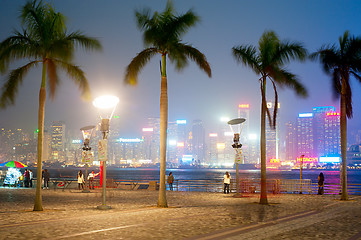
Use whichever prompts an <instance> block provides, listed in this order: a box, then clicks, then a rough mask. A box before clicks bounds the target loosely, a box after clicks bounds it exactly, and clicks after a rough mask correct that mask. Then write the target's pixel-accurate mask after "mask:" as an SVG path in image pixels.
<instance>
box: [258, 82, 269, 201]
mask: <svg viewBox="0 0 361 240" xmlns="http://www.w3.org/2000/svg"><path fill="white" fill-rule="evenodd" d="M261 89H262V105H261V196H260V201H259V203H260V204H264V205H266V204H268V200H267V180H266V108H267V103H266V78H265V77H263V79H262V88H261Z"/></svg>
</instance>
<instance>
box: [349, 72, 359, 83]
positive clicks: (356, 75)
mask: <svg viewBox="0 0 361 240" xmlns="http://www.w3.org/2000/svg"><path fill="white" fill-rule="evenodd" d="M350 73H351V74H352V76H354V77H355V78H356V79H357V80H358V81H359V82H360V83H361V76H360V75H359V74H357V73H356V72H355V71H352V70H351V71H350Z"/></svg>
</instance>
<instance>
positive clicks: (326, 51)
mask: <svg viewBox="0 0 361 240" xmlns="http://www.w3.org/2000/svg"><path fill="white" fill-rule="evenodd" d="M310 57H311V59H312V60H316V59H319V60H320V62H321V64H322V66H323V70H324V71H325V72H326V73H327V74H330V73H331V72H332V70H333V69H334V68H335V67H337V66H338V65H339V64H340V55H339V53H338V51H337V49H336V47H335V46H334V45H333V46H328V47H323V48H321V49H320V50H318V51H317V52H315V53H313V54H311V55H310Z"/></svg>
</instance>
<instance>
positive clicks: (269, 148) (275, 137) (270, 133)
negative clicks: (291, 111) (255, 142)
mask: <svg viewBox="0 0 361 240" xmlns="http://www.w3.org/2000/svg"><path fill="white" fill-rule="evenodd" d="M280 106H281V104H280V103H278V106H277V108H278V109H277V118H276V127H275V129H273V128H271V126H270V124H269V119H268V117H267V116H266V161H270V160H271V159H279V158H280V157H279V146H280V145H279V124H278V123H279V122H280V121H279V116H280V108H281V107H280ZM267 108H268V110H269V111H270V114H271V117H272V116H273V112H274V108H275V104H274V103H272V102H268V103H267ZM272 121H273V119H272Z"/></svg>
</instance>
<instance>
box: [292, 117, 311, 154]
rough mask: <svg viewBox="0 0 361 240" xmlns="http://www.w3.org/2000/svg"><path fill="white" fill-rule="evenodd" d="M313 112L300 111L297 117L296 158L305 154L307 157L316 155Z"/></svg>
mask: <svg viewBox="0 0 361 240" xmlns="http://www.w3.org/2000/svg"><path fill="white" fill-rule="evenodd" d="M313 120H314V119H313V114H312V113H300V114H298V118H297V125H296V138H297V154H298V155H296V156H294V159H297V157H299V156H301V155H304V156H307V157H313V156H315V151H314V134H313Z"/></svg>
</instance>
